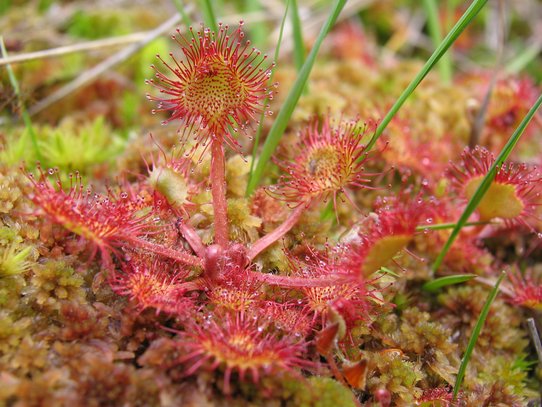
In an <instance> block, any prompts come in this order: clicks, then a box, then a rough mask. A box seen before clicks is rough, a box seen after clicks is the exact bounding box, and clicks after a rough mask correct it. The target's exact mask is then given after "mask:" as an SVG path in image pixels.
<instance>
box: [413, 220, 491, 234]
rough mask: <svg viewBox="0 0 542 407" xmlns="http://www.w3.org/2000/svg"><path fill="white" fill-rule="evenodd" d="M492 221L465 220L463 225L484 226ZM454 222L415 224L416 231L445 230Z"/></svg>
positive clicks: (452, 225)
mask: <svg viewBox="0 0 542 407" xmlns="http://www.w3.org/2000/svg"><path fill="white" fill-rule="evenodd" d="M492 223H493V222H488V221H480V222H467V223H465V224H464V225H463V227H466V226H484V225H491V224H492ZM455 225H456V224H455V223H454V222H450V223H438V224H436V225H421V226H416V230H417V231H420V232H421V231H424V230H445V229H453V228H454V227H455Z"/></svg>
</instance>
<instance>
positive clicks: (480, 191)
mask: <svg viewBox="0 0 542 407" xmlns="http://www.w3.org/2000/svg"><path fill="white" fill-rule="evenodd" d="M541 104H542V95H540V96H539V97H538V100H537V101H536V102H535V104H534V105H533V107H531V110H529V112H528V113H527V115H525V117H524V118H523V120H522V121H521V123H520V124H519V126H518V127H517V128H516V130H515V131H514V133H513V134H512V136H510V139H508V142H507V143H506V145H505V146H504V147H503V149H502V150H501V152H500V154H499V155H498V156H497V158H496V159H495V162H494V163H493V165H492V166H491V167H490V168H489V170H488V172H487V174H486V175H485V177H484V179H483V180H482V182H481V183H480V185H479V186H478V188H477V189H476V192H475V193H474V195H473V196H472V198H471V199H470V200H469V202H468V204H467V206H466V207H465V210H464V211H463V213H462V214H461V217H460V218H459V220H458V221H457V223H456V224H455V227H454V228H453V230H452V233H450V236H449V237H448V240H447V241H446V243H445V244H444V247H443V248H442V250H441V251H440V253H439V255H438V256H437V258H436V260H435V263H434V264H433V271H436V270H437V269H438V268H439V267H440V265H441V264H442V262H443V260H444V257H445V256H446V253H448V250H450V247H451V246H452V244H453V242H454V241H455V239H456V237H457V235H458V234H459V232H460V230H461V228H462V227H463V226H464V225H465V223H466V222H467V220H468V219H469V217H470V215H472V213H473V212H474V211H475V210H476V207H477V206H478V204H479V203H480V201H481V200H482V198H483V197H484V194H485V193H486V192H487V190H488V189H489V187H490V186H491V183H492V182H493V179H494V178H495V175H496V174H497V169H498V168H499V167H500V166H501V165H502V163H504V161H505V160H506V159H507V158H508V156H509V155H510V153H511V152H512V150H513V149H514V147H515V145H516V144H517V142H518V141H519V138H520V137H521V135H522V134H523V132H524V130H525V128H526V127H527V125H528V124H529V122H530V121H531V119H532V118H533V116H534V114H535V113H536V111H537V110H538V108H539V107H540V105H541Z"/></svg>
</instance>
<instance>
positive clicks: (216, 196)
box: [211, 139, 229, 248]
mask: <svg viewBox="0 0 542 407" xmlns="http://www.w3.org/2000/svg"><path fill="white" fill-rule="evenodd" d="M225 172H226V166H225V162H224V145H223V144H222V139H213V141H212V142H211V194H212V196H213V209H214V215H215V219H214V223H215V243H216V244H218V245H219V246H220V247H222V248H226V247H227V246H228V240H229V239H228V204H227V202H226V176H225Z"/></svg>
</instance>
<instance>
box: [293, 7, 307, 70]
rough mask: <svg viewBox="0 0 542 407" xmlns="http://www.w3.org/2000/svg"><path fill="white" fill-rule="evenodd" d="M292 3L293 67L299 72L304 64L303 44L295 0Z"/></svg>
mask: <svg viewBox="0 0 542 407" xmlns="http://www.w3.org/2000/svg"><path fill="white" fill-rule="evenodd" d="M290 2H291V3H292V15H291V17H292V35H293V39H294V65H295V67H296V69H297V71H298V72H299V71H301V68H302V67H303V63H304V62H305V43H304V42H303V31H302V24H301V19H300V18H299V8H298V7H297V0H290Z"/></svg>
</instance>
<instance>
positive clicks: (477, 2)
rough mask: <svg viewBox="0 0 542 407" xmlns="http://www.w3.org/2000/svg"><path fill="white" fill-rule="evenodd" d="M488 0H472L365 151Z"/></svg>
mask: <svg viewBox="0 0 542 407" xmlns="http://www.w3.org/2000/svg"><path fill="white" fill-rule="evenodd" d="M487 1H488V0H474V1H473V2H472V4H471V5H470V6H469V8H468V9H467V10H466V11H465V12H464V13H463V15H462V16H461V18H460V19H459V21H458V22H457V23H456V24H455V25H454V26H453V28H452V29H451V30H450V32H449V33H448V35H447V36H446V38H444V40H442V42H441V43H440V45H439V46H438V47H437V49H436V50H435V51H434V52H433V54H432V55H431V56H430V57H429V59H428V60H427V62H426V63H425V65H424V66H423V67H422V69H421V70H420V72H418V74H417V75H416V77H415V78H414V79H413V80H412V82H410V84H409V85H408V86H407V87H406V89H405V90H404V91H403V93H401V96H399V98H398V99H397V100H396V102H395V103H394V104H393V106H392V107H391V108H390V110H389V111H388V113H386V116H384V118H383V119H382V121H381V122H380V124H379V125H378V127H377V128H376V131H375V134H374V136H373V138H372V139H371V141H370V142H369V143H368V144H367V151H368V150H370V149H371V148H373V146H374V145H375V143H376V141H377V140H378V139H379V138H380V136H381V135H382V133H383V132H384V130H385V129H386V127H387V126H388V124H389V123H390V122H391V119H393V116H395V114H396V113H397V112H398V111H399V109H400V108H401V106H403V104H404V103H405V102H406V100H407V99H408V98H409V96H410V95H411V94H412V92H414V89H416V88H417V87H418V85H419V84H420V82H421V81H422V80H423V79H424V78H425V77H426V76H427V74H428V73H429V72H430V71H431V69H433V67H434V66H435V64H436V63H437V62H438V61H439V60H440V59H441V58H442V56H443V55H444V54H445V53H446V51H447V50H448V48H450V47H451V46H452V44H453V43H454V42H455V40H456V39H457V37H459V35H460V34H461V33H462V32H463V31H464V30H465V28H467V26H468V25H469V24H470V22H471V21H472V20H473V19H474V17H476V16H477V15H478V13H479V12H480V10H481V9H482V8H483V7H484V6H485V4H486V3H487Z"/></svg>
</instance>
